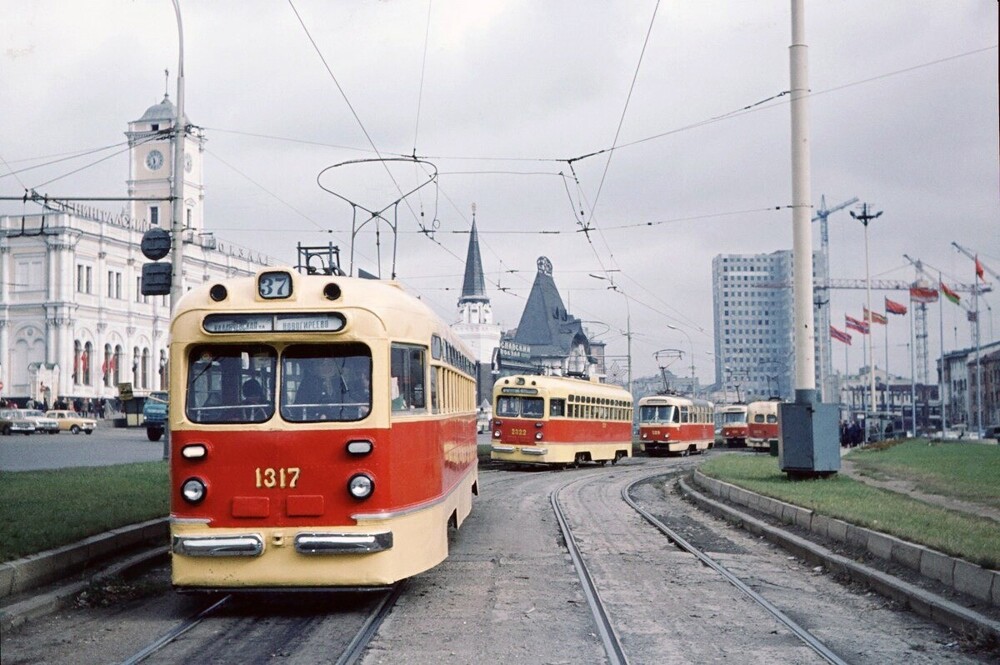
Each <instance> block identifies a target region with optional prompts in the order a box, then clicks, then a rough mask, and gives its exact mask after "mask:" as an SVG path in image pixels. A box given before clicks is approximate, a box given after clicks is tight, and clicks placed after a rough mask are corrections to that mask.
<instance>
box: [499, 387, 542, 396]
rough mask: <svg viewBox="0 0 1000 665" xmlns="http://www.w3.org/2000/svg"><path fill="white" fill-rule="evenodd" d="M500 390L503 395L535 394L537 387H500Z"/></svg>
mask: <svg viewBox="0 0 1000 665" xmlns="http://www.w3.org/2000/svg"><path fill="white" fill-rule="evenodd" d="M500 392H502V393H503V394H505V395H537V394H538V389H537V388H501V389H500Z"/></svg>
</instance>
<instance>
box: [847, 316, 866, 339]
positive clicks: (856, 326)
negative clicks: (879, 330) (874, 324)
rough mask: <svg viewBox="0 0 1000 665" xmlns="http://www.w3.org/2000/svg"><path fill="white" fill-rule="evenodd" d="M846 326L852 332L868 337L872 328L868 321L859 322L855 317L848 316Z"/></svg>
mask: <svg viewBox="0 0 1000 665" xmlns="http://www.w3.org/2000/svg"><path fill="white" fill-rule="evenodd" d="M844 325H845V326H847V327H848V328H850V329H851V330H857V331H858V332H859V333H861V334H862V335H867V334H868V332H869V328H870V326H869V325H868V322H867V321H858V320H857V319H856V318H854V317H853V316H847V315H846V314H845V315H844Z"/></svg>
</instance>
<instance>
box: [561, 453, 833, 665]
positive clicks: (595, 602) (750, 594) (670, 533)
mask: <svg viewBox="0 0 1000 665" xmlns="http://www.w3.org/2000/svg"><path fill="white" fill-rule="evenodd" d="M690 466H692V463H691V462H689V461H688V460H684V461H683V462H680V463H675V464H674V465H673V467H672V468H670V469H659V470H657V471H656V472H655V473H649V471H650V469H648V468H646V469H644V470H642V469H641V470H638V471H639V472H640V473H642V477H640V478H637V479H634V480H631V481H629V482H626V484H624V485H623V486H622V488H621V490H620V495H621V499H622V500H623V501H624V502H625V503H626V504H627V505H628V506H629V507H630V508H631V509H632V510H634V511H635V512H636V513H637V514H638V515H639V516H641V517H642V519H643V520H645V522H646V523H648V524H650V525H652V526H653V527H654V528H655V529H656V530H657V532H659V533H660V534H662V535H663V536H665V537H666V538H667V539H668V540H669V541H670V542H671V543H672V544H673V545H675V546H676V547H677V548H679V549H680V550H682V551H684V552H686V553H688V554H690V555H692V556H694V557H695V558H696V559H697V560H698V561H700V562H701V563H702V564H703V565H705V566H707V567H708V568H710V569H711V570H713V571H715V573H717V574H718V575H719V576H721V577H722V578H723V579H724V580H726V582H728V583H729V584H731V585H732V586H733V587H735V588H736V589H738V590H739V591H740V592H741V593H743V594H744V595H745V596H746V597H747V598H749V599H750V600H751V601H752V602H753V603H754V604H756V605H757V606H759V607H760V608H762V609H763V610H764V611H765V612H767V614H769V615H770V616H771V617H773V619H774V620H775V621H777V622H779V623H780V624H781V625H783V626H784V627H785V628H787V629H788V630H789V631H790V632H791V634H792V635H794V636H795V637H796V638H797V639H798V640H799V641H800V642H801V643H802V644H804V645H805V646H807V647H808V648H809V649H811V650H812V651H813V652H814V653H816V654H817V655H818V656H819V657H821V658H822V659H823V660H824V661H826V662H828V663H832V664H834V665H846V664H847V662H848V661H846V660H844V659H843V658H841V656H839V655H838V654H837V653H836V652H835V651H834V650H833V649H832V648H831V647H830V646H829V645H827V644H826V643H824V642H823V641H822V640H821V639H819V638H818V637H817V636H816V635H814V634H813V633H812V632H810V631H809V630H808V629H807V628H805V627H804V626H802V625H801V624H800V623H799V622H797V621H795V620H794V619H793V618H792V617H790V616H789V615H788V614H787V613H786V612H784V611H782V609H780V608H779V607H778V606H777V605H775V604H774V603H772V602H771V601H769V600H768V599H767V598H765V597H764V596H763V595H761V594H760V593H758V592H757V591H755V590H754V589H753V588H751V585H750V584H749V583H748V582H747V581H745V580H743V579H742V578H741V577H740V576H739V575H737V574H735V573H734V572H732V571H731V570H729V569H727V568H726V567H725V566H723V565H722V564H721V563H720V562H718V561H716V560H715V559H713V558H712V557H711V556H710V555H709V554H708V553H707V552H706V551H704V550H703V549H701V548H699V547H697V546H696V545H695V544H693V543H692V542H689V541H688V540H687V539H685V538H684V537H683V536H682V535H681V534H680V533H678V532H677V531H676V530H675V529H672V528H671V527H670V526H668V525H667V524H665V523H664V522H663V521H662V520H661V519H659V518H657V517H656V516H655V515H654V514H653V513H652V512H650V511H649V510H646V509H645V508H643V507H642V506H641V505H639V503H638V502H637V501H635V500H634V499H633V498H632V496H631V495H630V493H631V492H632V490H633V489H634V488H635V487H636V486H637V485H639V484H640V483H648V482H650V481H651V480H653V479H656V481H657V482H658V483H659V482H664V483H667V482H669V481H670V479H672V478H678V477H680V476H682V475H683V474H684V473H686V472H688V471H689V470H690ZM631 471H632V470H629V472H631ZM643 471H645V472H644V473H643ZM601 481H602V477H601V476H596V475H595V476H590V477H587V478H578V479H574V480H571V481H570V482H567V483H565V484H563V485H561V486H560V487H558V488H556V489H554V490H553V491H552V493H551V494H550V501H551V504H552V508H553V511H554V512H555V515H556V519H557V521H558V523H559V526H560V529H561V531H562V534H563V538H564V541H565V546H566V548H567V550H568V553H569V555H570V558H571V560H572V562H573V566H574V568H575V570H576V572H577V575H578V577H579V579H580V583H581V585H582V587H583V590H584V595H585V597H586V599H587V603H588V605H589V607H590V610H591V613H592V615H593V618H594V621H595V624H596V627H597V632H598V635H599V637H600V639H601V643H602V645H603V647H604V650H605V653H606V656H607V659H608V662H609V663H612V665H618V664H625V663H628V662H629V659H628V655H627V653H626V650H625V647H624V646H623V643H622V638H621V637H620V635H619V633H618V631H617V630H616V628H615V625H614V621H613V618H614V611H613V610H611V609H609V608H608V606H607V604H606V603H605V602H604V601H603V600H602V598H601V592H600V589H599V585H598V583H597V582H595V576H594V575H593V574H592V572H591V571H590V569H589V567H588V564H587V559H586V556H585V554H584V553H583V552H582V551H581V549H580V547H579V545H578V543H577V538H576V536H575V535H574V533H573V528H572V527H571V525H570V523H569V520H568V519H567V517H566V515H565V512H564V510H563V508H562V506H561V504H560V495H561V494H562V493H563V492H565V491H567V490H568V489H570V488H571V487H572V486H574V485H580V484H585V483H600V482H601Z"/></svg>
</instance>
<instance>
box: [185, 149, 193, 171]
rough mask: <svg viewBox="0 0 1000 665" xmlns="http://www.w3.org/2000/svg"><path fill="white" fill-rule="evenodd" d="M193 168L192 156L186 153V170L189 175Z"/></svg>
mask: <svg viewBox="0 0 1000 665" xmlns="http://www.w3.org/2000/svg"><path fill="white" fill-rule="evenodd" d="M191 166H192V162H191V155H189V154H187V153H184V170H185V171H187V172H188V173H191Z"/></svg>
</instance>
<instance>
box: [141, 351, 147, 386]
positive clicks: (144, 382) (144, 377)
mask: <svg viewBox="0 0 1000 665" xmlns="http://www.w3.org/2000/svg"><path fill="white" fill-rule="evenodd" d="M141 379H142V389H143V390H149V347H148V346H147V347H144V348H143V350H142V377H141Z"/></svg>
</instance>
